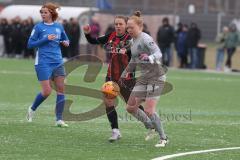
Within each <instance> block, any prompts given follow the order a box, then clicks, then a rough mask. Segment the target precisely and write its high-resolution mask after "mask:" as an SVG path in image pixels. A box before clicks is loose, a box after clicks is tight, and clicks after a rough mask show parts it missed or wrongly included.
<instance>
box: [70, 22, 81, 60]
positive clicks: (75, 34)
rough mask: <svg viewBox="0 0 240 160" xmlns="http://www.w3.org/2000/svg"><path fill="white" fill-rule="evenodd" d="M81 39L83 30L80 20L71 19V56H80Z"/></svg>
mask: <svg viewBox="0 0 240 160" xmlns="http://www.w3.org/2000/svg"><path fill="white" fill-rule="evenodd" d="M80 37H81V30H80V25H79V23H78V20H77V19H75V18H70V22H69V40H70V46H69V52H70V56H71V57H74V56H77V55H79V41H80Z"/></svg>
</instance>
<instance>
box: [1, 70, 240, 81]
mask: <svg viewBox="0 0 240 160" xmlns="http://www.w3.org/2000/svg"><path fill="white" fill-rule="evenodd" d="M0 74H8V75H35V72H34V70H33V71H17V70H15V71H7V70H0ZM84 75H85V74H83V73H74V74H70V76H84ZM105 75H106V74H99V76H102V77H105ZM168 79H175V80H189V81H201V80H202V81H222V82H235V81H239V79H229V78H220V77H217V78H214V77H205V78H202V77H178V76H169V77H168Z"/></svg>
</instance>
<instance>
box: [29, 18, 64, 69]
mask: <svg viewBox="0 0 240 160" xmlns="http://www.w3.org/2000/svg"><path fill="white" fill-rule="evenodd" d="M49 34H54V35H56V38H55V39H54V40H48V35H49ZM61 41H69V39H68V37H67V35H66V33H65V31H64V29H63V26H62V25H61V24H59V23H56V22H54V23H51V24H48V23H44V22H40V23H38V24H36V25H35V26H34V28H33V30H32V33H31V36H30V38H29V40H28V48H37V53H36V59H35V65H38V64H45V63H63V60H62V53H61V48H60V42H61Z"/></svg>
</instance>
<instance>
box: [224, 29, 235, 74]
mask: <svg viewBox="0 0 240 160" xmlns="http://www.w3.org/2000/svg"><path fill="white" fill-rule="evenodd" d="M238 44H239V35H238V33H237V28H236V25H235V24H231V25H230V26H229V33H228V36H227V38H226V44H225V46H226V48H227V61H226V64H225V67H224V71H225V72H229V71H230V70H231V67H232V56H233V54H234V53H235V51H236V48H237V45H238Z"/></svg>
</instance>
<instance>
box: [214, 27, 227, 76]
mask: <svg viewBox="0 0 240 160" xmlns="http://www.w3.org/2000/svg"><path fill="white" fill-rule="evenodd" d="M228 32H229V29H228V27H226V26H225V27H223V32H222V33H219V34H218V35H217V37H216V42H217V43H218V45H219V46H218V48H217V52H216V70H217V71H221V70H222V67H223V61H224V51H225V41H226V39H227V36H228Z"/></svg>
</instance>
